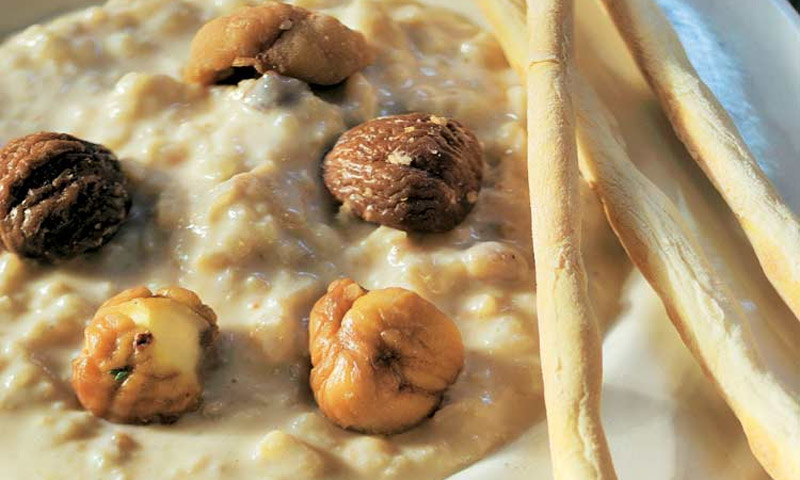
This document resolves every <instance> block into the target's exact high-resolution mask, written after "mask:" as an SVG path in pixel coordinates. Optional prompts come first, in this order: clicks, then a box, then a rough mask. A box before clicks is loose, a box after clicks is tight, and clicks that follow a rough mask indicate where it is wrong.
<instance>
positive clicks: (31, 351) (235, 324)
mask: <svg viewBox="0 0 800 480" xmlns="http://www.w3.org/2000/svg"><path fill="white" fill-rule="evenodd" d="M251 3H255V2H243V1H235V0H216V1H212V0H208V1H201V0H131V1H116V0H112V1H111V2H110V3H109V4H107V5H105V6H102V7H92V8H89V9H87V10H84V11H82V12H78V13H74V14H70V15H67V16H65V17H62V18H59V19H56V20H53V21H51V22H49V23H46V24H43V25H35V26H32V27H30V28H28V29H27V30H25V31H24V32H22V33H20V34H18V35H15V36H13V37H11V38H9V39H8V40H6V41H5V43H3V45H2V46H0V68H1V69H2V71H3V75H2V76H1V77H0V108H2V111H3V115H2V119H0V143H5V142H6V141H8V140H10V139H12V138H14V137H17V136H21V135H25V134H28V133H31V132H34V131H39V130H52V131H58V132H66V133H70V134H73V135H76V136H79V137H81V138H84V139H86V140H89V141H91V142H96V143H101V144H103V145H105V146H106V147H108V148H110V149H111V150H113V151H114V152H115V153H116V155H117V156H118V157H119V159H120V161H121V163H122V166H123V169H124V170H125V172H126V173H127V175H128V177H129V178H130V180H131V186H130V188H131V192H132V197H133V203H132V204H133V207H132V211H131V216H130V219H129V220H128V222H127V223H125V224H124V225H123V227H122V228H121V230H120V231H119V233H117V235H116V236H115V237H114V238H113V239H112V240H111V242H110V243H108V244H107V245H106V246H104V247H103V248H102V249H101V250H99V251H97V252H95V253H91V254H89V255H87V256H84V257H79V258H76V259H74V260H72V261H69V262H66V263H62V264H58V265H57V266H47V265H42V264H37V263H34V262H30V261H25V260H21V259H19V258H18V257H16V256H14V255H12V254H10V253H7V252H5V253H2V254H1V255H0V427H1V428H2V429H3V430H4V435H3V436H2V437H0V462H1V463H2V464H3V466H4V467H3V470H4V474H3V476H4V478H64V475H65V472H69V477H70V478H119V479H127V478H130V479H134V478H153V477H154V476H155V477H157V478H186V477H191V478H226V479H227V478H292V479H295V478H298V479H299V478H370V479H372V478H441V477H443V476H446V475H447V474H450V473H453V472H455V471H457V470H458V469H460V468H462V467H464V466H466V465H468V464H470V463H472V462H474V461H476V460H478V459H480V458H482V457H484V456H485V455H487V454H488V453H490V452H491V451H493V450H494V449H497V448H499V447H500V446H502V445H504V444H506V443H508V442H510V441H511V440H513V439H514V438H516V437H517V436H518V435H519V434H520V433H521V432H522V431H523V430H525V429H526V428H528V427H530V426H531V425H533V424H534V423H537V422H540V421H542V419H543V417H544V408H543V402H542V391H541V385H540V382H541V380H540V373H539V366H538V360H537V350H538V339H537V332H536V322H535V289H534V281H533V278H534V275H533V258H532V254H531V253H530V252H531V245H530V234H529V228H530V219H529V209H528V208H529V207H528V201H527V198H528V196H527V184H526V178H525V175H526V174H525V152H524V149H525V123H524V98H523V96H524V92H523V89H522V87H521V86H520V85H519V84H518V81H517V79H516V77H515V74H514V72H513V71H512V70H511V69H510V68H509V67H508V65H507V64H506V61H505V59H504V57H503V54H502V52H501V50H500V47H499V46H498V44H497V43H496V42H495V40H494V39H493V38H492V36H491V35H490V33H488V32H487V31H484V30H483V29H481V28H479V27H478V26H476V25H473V24H472V23H470V22H469V21H468V20H466V19H465V18H463V17H461V16H459V15H458V14H455V13H452V12H450V11H448V10H444V9H440V8H437V7H433V6H426V5H423V4H419V3H415V2H407V1H377V0H352V1H337V0H316V1H314V0H306V1H297V2H294V3H295V4H297V5H300V6H303V7H306V8H309V9H313V10H319V11H322V12H324V13H327V14H330V15H333V16H335V17H337V18H338V19H340V20H341V21H342V22H343V23H344V24H346V25H347V26H349V27H350V28H352V29H354V30H358V31H360V32H362V33H363V34H364V35H365V36H366V38H367V40H368V41H369V43H370V44H371V45H372V46H373V48H374V50H375V61H374V62H373V64H372V65H371V66H369V67H367V68H366V69H365V70H363V71H362V72H361V73H358V74H355V75H353V76H351V77H350V78H349V79H348V80H347V81H346V82H345V83H343V84H341V85H337V86H333V87H309V86H308V85H306V84H305V83H303V82H300V81H295V80H291V79H287V78H285V77H280V76H277V75H267V76H264V77H262V78H259V79H250V80H244V81H242V82H240V83H239V84H238V85H218V86H212V87H201V86H196V85H188V84H185V83H183V82H182V81H181V80H180V78H181V72H182V68H183V66H184V65H185V63H186V61H187V58H188V55H189V42H190V41H191V39H192V37H193V35H194V34H195V32H196V31H197V30H198V28H199V27H200V26H201V25H203V23H205V22H206V21H208V20H209V19H211V18H214V17H217V16H219V15H223V14H227V13H230V12H232V11H233V10H235V9H236V8H237V7H240V6H242V5H246V4H251ZM406 112H428V113H432V114H437V115H445V116H447V117H451V118H454V119H457V120H459V121H460V122H462V123H463V124H464V125H465V126H467V127H468V128H470V129H471V130H472V131H473V132H475V134H476V136H477V138H478V140H479V141H480V143H481V144H482V147H483V151H484V162H485V171H484V175H483V186H482V190H481V192H480V195H479V197H478V199H477V202H476V204H475V207H474V209H473V210H472V212H471V213H470V214H469V215H468V216H467V217H466V219H465V220H464V221H463V223H461V224H460V225H459V226H458V227H456V228H455V229H454V230H452V231H450V232H449V233H445V234H424V235H423V234H408V233H405V232H402V231H399V230H395V229H391V228H388V227H378V226H375V225H373V224H368V223H365V222H363V221H361V220H359V219H357V218H356V217H355V216H354V215H353V214H352V213H351V212H349V211H348V210H347V209H346V208H338V207H337V206H336V203H335V202H334V201H333V199H332V198H331V197H330V195H329V194H328V193H327V191H326V190H325V188H324V186H323V184H322V178H321V175H320V163H321V160H322V158H323V156H324V155H325V153H326V152H327V151H328V149H330V148H331V147H332V145H333V144H334V142H336V140H337V138H338V137H339V135H341V134H342V133H343V132H344V131H345V130H347V129H348V128H351V127H353V126H355V125H357V124H359V123H362V122H364V121H366V120H369V119H371V118H374V117H377V116H381V115H389V114H398V113H406ZM584 190H585V191H584V193H585V195H584V199H585V202H584V203H585V204H586V206H585V208H584V212H585V214H584V216H585V218H584V224H585V227H584V250H585V255H586V261H587V269H588V271H589V273H590V277H591V278H590V288H591V290H592V294H593V295H594V298H595V299H596V308H597V310H598V314H599V317H600V318H601V319H602V320H603V321H605V322H607V321H609V320H610V319H612V318H613V317H614V316H615V314H616V312H617V310H618V297H619V291H620V289H621V284H622V282H623V281H624V278H625V275H626V274H627V272H628V266H627V262H626V261H625V260H624V255H623V253H622V251H621V249H620V248H619V246H618V245H617V243H616V240H615V239H614V237H613V235H612V234H611V232H610V230H609V229H608V227H607V226H606V224H605V221H604V219H603V216H602V212H601V210H600V208H599V206H598V205H597V202H596V200H595V199H594V197H593V196H592V195H591V194H590V193H589V192H588V189H584ZM341 276H348V277H351V278H353V279H355V280H356V281H358V282H359V283H360V284H362V285H364V286H365V287H366V288H370V289H374V288H384V287H393V286H401V287H405V288H407V289H409V290H412V291H414V292H417V293H418V294H419V295H421V296H422V297H424V298H426V299H428V300H430V301H431V302H433V303H434V304H435V305H437V306H438V307H439V308H440V309H441V310H442V311H443V312H445V313H446V314H447V315H448V316H450V317H451V318H452V319H453V320H454V321H455V322H456V324H457V326H458V328H459V330H460V332H461V335H462V337H463V341H464V345H465V348H466V363H465V367H464V370H463V371H462V372H461V375H460V376H459V377H458V379H457V381H456V383H455V384H454V385H453V386H452V387H451V388H450V389H449V390H448V391H447V392H446V394H445V397H444V400H443V402H442V404H441V407H440V408H439V409H438V410H437V411H436V412H435V414H434V415H433V416H432V418H430V419H429V420H427V421H425V422H423V423H422V424H420V425H419V426H417V427H415V428H413V429H411V430H409V431H407V432H405V433H402V434H398V435H394V436H370V435H364V434H359V433H354V432H350V431H346V430H343V429H340V428H339V427H337V426H335V425H334V424H332V423H331V422H329V421H328V420H327V419H326V418H325V417H324V416H323V415H322V414H321V413H320V412H319V410H318V408H317V405H316V404H315V402H314V398H313V396H312V395H311V391H310V388H309V386H308V385H309V384H308V376H309V368H310V364H309V349H308V332H307V329H308V318H309V313H310V310H311V307H312V305H313V304H314V302H315V301H316V300H317V299H318V298H319V297H320V296H321V295H322V294H323V293H324V292H325V288H326V286H327V285H328V283H330V282H331V281H332V280H334V279H336V278H338V277H341ZM140 284H141V285H146V286H148V287H150V288H153V289H155V288H158V287H160V286H163V285H168V284H177V285H181V286H184V287H186V288H190V289H192V290H194V291H195V292H197V293H198V294H199V295H200V297H201V298H202V300H203V302H205V303H206V304H208V305H210V306H211V307H212V308H213V309H214V311H215V312H216V314H217V317H218V325H219V329H220V334H219V341H218V344H219V345H218V347H219V356H220V360H219V364H218V365H217V366H216V368H214V369H213V370H212V371H211V373H210V375H209V376H208V377H207V380H206V388H205V394H204V400H203V403H202V406H201V407H200V408H199V410H197V411H196V412H193V413H190V414H187V415H184V416H183V417H182V418H181V419H180V420H179V421H178V422H177V423H175V424H172V425H147V426H136V425H120V424H113V423H109V422H107V421H105V420H102V419H98V418H95V417H93V416H92V415H91V414H89V413H87V412H85V411H84V410H83V409H82V408H81V407H80V405H79V403H78V402H77V400H76V398H75V394H74V393H73V391H72V387H71V385H70V381H69V379H70V363H71V359H72V358H74V357H75V355H76V354H77V352H78V350H79V349H80V345H81V342H82V332H83V328H84V326H85V325H86V322H87V321H88V320H89V319H90V318H91V316H92V315H93V313H94V311H95V310H96V309H97V307H98V306H99V305H100V304H101V303H102V302H103V301H104V300H105V299H107V298H108V297H110V296H112V295H114V294H115V293H117V292H118V291H120V290H122V289H124V288H128V287H131V286H134V285H140Z"/></svg>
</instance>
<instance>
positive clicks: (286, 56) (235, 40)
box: [184, 2, 372, 85]
mask: <svg viewBox="0 0 800 480" xmlns="http://www.w3.org/2000/svg"><path fill="white" fill-rule="evenodd" d="M371 61H372V51H371V50H370V48H369V46H368V45H367V42H366V40H364V36H363V35H361V33H359V32H356V31H353V30H350V29H349V28H347V27H345V26H344V25H342V24H341V23H340V22H339V21H338V20H336V19H335V18H333V17H330V16H327V15H321V14H318V13H314V12H310V11H308V10H306V9H304V8H300V7H295V6H293V5H287V4H285V3H274V2H269V3H265V4H262V5H258V6H254V7H249V8H244V9H242V10H240V11H238V12H236V13H234V14H233V15H229V16H227V17H220V18H216V19H214V20H212V21H210V22H208V23H206V24H205V25H203V27H202V28H201V29H200V30H199V31H198V32H197V34H196V35H195V37H194V40H192V47H191V54H190V57H189V63H188V64H187V66H186V70H185V71H184V78H185V79H186V81H187V82H190V83H200V84H204V85H209V84H212V83H220V82H225V81H226V80H230V79H232V78H233V79H236V78H239V79H241V75H242V74H245V75H247V74H250V75H249V76H251V77H252V76H256V75H253V69H255V71H256V72H257V73H259V74H264V73H266V72H268V71H270V70H273V71H276V72H278V73H280V74H281V75H285V76H287V77H294V78H297V79H300V80H303V81H304V82H308V83H312V84H317V85H334V84H337V83H339V82H341V81H343V80H344V79H346V78H347V77H349V76H350V75H352V74H354V73H356V72H358V71H359V70H361V69H363V68H364V67H366V66H367V65H369V63H370V62H371Z"/></svg>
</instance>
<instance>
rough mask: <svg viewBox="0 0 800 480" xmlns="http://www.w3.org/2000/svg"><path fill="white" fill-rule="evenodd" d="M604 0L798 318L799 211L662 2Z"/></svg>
mask: <svg viewBox="0 0 800 480" xmlns="http://www.w3.org/2000/svg"><path fill="white" fill-rule="evenodd" d="M603 3H604V4H605V6H606V9H607V10H608V12H609V13H610V15H611V17H612V19H613V20H614V23H616V26H617V30H619V32H620V34H621V35H622V37H623V39H624V40H625V43H626V44H627V45H628V48H629V49H630V51H631V53H632V54H633V56H634V58H635V59H636V62H637V64H638V65H639V69H640V70H641V71H642V73H643V74H644V76H645V78H646V79H647V81H648V82H649V83H650V86H651V87H652V88H653V90H654V91H655V93H656V95H657V96H658V98H659V100H660V101H661V106H662V108H663V109H664V111H665V112H666V114H667V117H669V120H670V122H671V123H672V127H673V128H674V129H675V132H676V133H677V135H678V137H679V138H680V139H681V141H682V142H683V143H684V144H685V145H686V148H687V149H688V150H689V153H690V154H691V156H692V158H694V160H695V161H696V162H697V164H698V165H699V166H700V168H702V170H703V172H705V174H706V176H707V177H708V178H709V179H710V180H711V182H712V183H713V184H714V186H715V187H716V188H717V190H718V191H719V193H720V194H721V195H722V197H723V198H724V199H725V201H726V202H727V204H728V206H729V207H730V209H731V210H732V211H733V213H734V214H735V215H736V218H737V219H738V220H739V224H740V225H741V226H742V229H743V230H744V232H745V234H746V235H747V238H748V240H749V241H750V244H751V245H752V246H753V249H754V250H755V252H756V256H757V257H758V260H759V262H760V263H761V268H762V269H763V270H764V273H765V274H766V276H767V278H768V279H769V281H770V282H771V283H772V285H773V287H775V290H777V292H778V293H779V294H780V296H781V297H782V298H783V301H784V302H786V304H787V305H788V306H789V308H790V309H791V310H792V312H793V313H794V315H795V316H796V317H797V318H799V319H800V223H798V219H797V217H796V216H795V215H794V214H793V213H792V211H791V209H790V208H789V207H788V206H786V204H785V203H784V202H783V200H782V199H781V197H780V195H779V194H778V192H777V191H776V190H775V187H774V186H773V185H772V183H771V182H770V181H769V179H768V178H767V177H766V175H765V174H764V172H763V171H761V169H760V168H759V166H758V163H757V162H756V160H755V159H754V158H753V155H752V153H751V152H750V150H749V149H748V148H747V145H746V144H745V142H744V140H742V137H741V136H740V135H739V131H738V130H737V129H736V126H735V125H734V124H733V121H731V118H730V117H729V116H728V113H727V112H726V111H725V109H724V108H723V107H722V106H721V105H720V104H719V102H718V101H717V99H716V98H715V97H714V94H713V93H712V92H711V90H709V88H708V87H707V86H706V85H705V84H704V83H703V81H702V80H700V78H699V76H698V75H697V72H696V71H695V69H694V67H692V64H691V63H690V62H689V59H688V58H687V56H686V52H685V51H684V50H683V47H682V46H681V43H680V40H679V39H678V36H677V34H676V33H675V31H674V30H673V29H672V26H671V25H670V23H669V21H668V20H667V19H666V17H665V16H664V14H663V12H662V11H661V9H660V8H659V7H658V5H656V4H655V2H654V1H653V0H603ZM798 455H800V452H798Z"/></svg>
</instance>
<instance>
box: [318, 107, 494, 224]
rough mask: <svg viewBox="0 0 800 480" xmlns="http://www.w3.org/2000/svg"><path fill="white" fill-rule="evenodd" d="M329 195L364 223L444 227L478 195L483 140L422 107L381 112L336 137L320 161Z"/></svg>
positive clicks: (457, 218) (456, 220)
mask: <svg viewBox="0 0 800 480" xmlns="http://www.w3.org/2000/svg"><path fill="white" fill-rule="evenodd" d="M323 178H324V181H325V185H326V186H327V188H328V190H329V191H330V192H331V194H332V195H333V196H334V197H335V198H336V199H337V200H339V201H340V202H342V203H343V204H344V205H345V206H347V207H349V209H350V210H351V211H352V212H353V213H355V214H356V215H358V216H359V217H361V218H363V219H364V220H366V221H368V222H373V223H378V224H381V225H387V226H390V227H393V228H397V229H400V230H406V231H414V232H445V231H448V230H451V229H453V228H454V227H455V226H456V225H458V224H459V223H461V221H462V220H464V217H466V216H467V214H468V213H469V212H470V210H472V207H473V206H474V205H475V202H476V201H477V200H478V193H479V192H480V189H481V181H482V178H483V160H482V151H481V146H480V144H479V143H478V140H477V139H476V138H475V135H473V134H472V132H470V131H469V130H468V129H467V128H465V127H464V126H463V125H461V124H460V123H458V122H456V121H455V120H451V119H447V118H444V117H439V116H436V115H429V114H423V113H412V114H408V115H396V116H392V117H381V118H376V119H374V120H370V121H368V122H366V123H363V124H361V125H359V126H357V127H355V128H353V129H351V130H349V131H347V132H345V134H344V135H342V136H341V138H339V141H338V142H337V143H336V145H335V146H334V147H333V149H332V150H331V151H330V152H329V153H328V155H326V157H325V160H324V162H323Z"/></svg>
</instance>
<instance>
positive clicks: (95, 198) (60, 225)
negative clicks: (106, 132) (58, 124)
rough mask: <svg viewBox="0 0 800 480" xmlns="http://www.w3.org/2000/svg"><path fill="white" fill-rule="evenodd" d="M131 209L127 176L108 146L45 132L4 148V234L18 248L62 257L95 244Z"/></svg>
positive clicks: (0, 194) (0, 231)
mask: <svg viewBox="0 0 800 480" xmlns="http://www.w3.org/2000/svg"><path fill="white" fill-rule="evenodd" d="M130 207H131V199H130V195H129V194H128V191H127V188H126V179H125V174H124V173H123V172H122V169H121V168H120V165H119V161H118V160H117V158H116V157H115V156H114V154H113V153H111V151H109V150H108V149H107V148H105V147H104V146H102V145H97V144H94V143H89V142H86V141H83V140H80V139H78V138H75V137H73V136H71V135H67V134H63V133H51V132H39V133H34V134H31V135H27V136H25V137H21V138H18V139H16V140H12V141H10V142H8V144H6V145H5V146H4V147H3V148H2V149H0V239H2V242H3V244H4V245H5V247H6V249H7V250H9V251H10V252H14V253H16V254H17V255H20V256H23V257H29V258H36V259H40V260H45V261H50V262H55V261H58V260H63V259H67V258H70V257H74V256H76V255H80V254H81V253H84V252H87V251H89V250H94V249H96V248H99V247H100V246H102V245H103V244H104V243H106V242H107V241H108V240H109V239H110V238H111V237H112V236H113V235H114V234H115V233H116V232H117V230H119V228H120V226H121V225H122V222H123V221H124V220H125V219H126V218H127V216H128V212H129V210H130Z"/></svg>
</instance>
